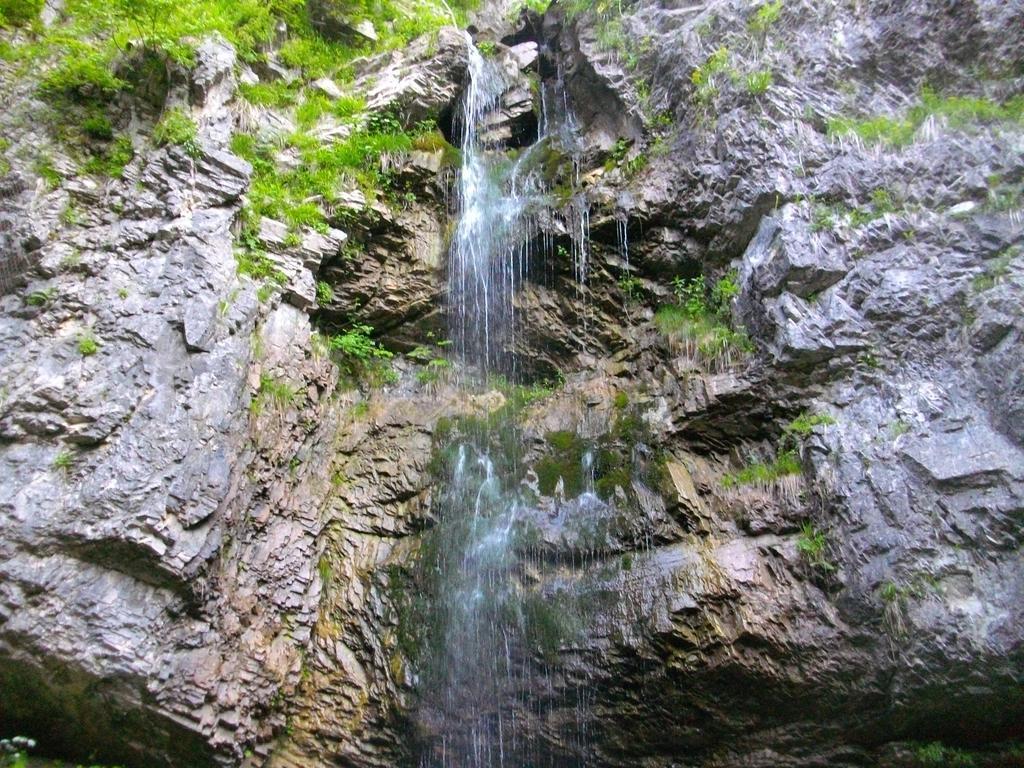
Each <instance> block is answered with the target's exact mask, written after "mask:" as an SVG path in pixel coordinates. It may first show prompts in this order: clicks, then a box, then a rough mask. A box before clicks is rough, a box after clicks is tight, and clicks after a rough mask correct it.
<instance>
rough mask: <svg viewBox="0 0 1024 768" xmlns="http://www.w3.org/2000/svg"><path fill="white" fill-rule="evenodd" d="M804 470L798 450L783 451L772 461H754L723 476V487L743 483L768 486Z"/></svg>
mask: <svg viewBox="0 0 1024 768" xmlns="http://www.w3.org/2000/svg"><path fill="white" fill-rule="evenodd" d="M801 471H802V468H801V466H800V457H799V456H798V455H797V453H796V451H783V452H781V453H779V455H778V456H777V457H776V459H775V461H772V462H770V463H764V462H759V461H758V462H754V463H753V464H748V465H747V466H745V467H743V468H742V469H741V470H739V471H738V472H735V473H729V474H726V475H723V476H722V487H724V488H738V487H740V486H743V485H757V486H761V487H767V486H770V485H772V484H773V483H775V482H776V481H777V480H779V479H780V478H783V477H786V476H787V475H799V474H800V472H801Z"/></svg>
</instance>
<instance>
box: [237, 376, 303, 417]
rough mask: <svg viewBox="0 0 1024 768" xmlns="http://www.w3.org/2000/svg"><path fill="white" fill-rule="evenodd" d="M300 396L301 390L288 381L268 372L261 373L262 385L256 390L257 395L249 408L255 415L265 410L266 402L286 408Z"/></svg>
mask: <svg viewBox="0 0 1024 768" xmlns="http://www.w3.org/2000/svg"><path fill="white" fill-rule="evenodd" d="M298 396H299V390H298V389H297V388H296V387H293V386H292V385H291V384H289V383H288V382H287V381H283V380H281V379H275V378H274V377H273V376H270V375H268V374H266V373H264V374H261V375H260V386H259V389H257V390H256V396H255V397H254V398H253V399H252V402H251V403H250V404H249V410H250V411H252V413H254V414H255V415H257V416H258V415H259V414H261V413H262V412H263V407H264V405H265V404H266V403H268V402H269V403H271V404H273V405H274V406H276V407H277V408H285V407H287V406H289V405H291V404H292V403H294V402H295V401H296V400H297V399H298Z"/></svg>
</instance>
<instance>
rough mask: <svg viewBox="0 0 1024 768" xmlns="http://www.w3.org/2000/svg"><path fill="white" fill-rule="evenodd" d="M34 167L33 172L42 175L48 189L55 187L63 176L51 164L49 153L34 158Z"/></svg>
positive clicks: (51, 159)
mask: <svg viewBox="0 0 1024 768" xmlns="http://www.w3.org/2000/svg"><path fill="white" fill-rule="evenodd" d="M34 168H35V172H36V173H38V174H39V175H40V176H41V177H42V179H43V181H44V182H46V186H47V187H49V188H50V189H56V188H57V187H59V186H60V183H61V181H62V180H63V177H62V176H61V175H60V172H59V171H58V170H57V169H56V167H55V166H54V165H53V158H52V157H50V156H49V155H42V156H40V157H38V158H36V162H35V165H34Z"/></svg>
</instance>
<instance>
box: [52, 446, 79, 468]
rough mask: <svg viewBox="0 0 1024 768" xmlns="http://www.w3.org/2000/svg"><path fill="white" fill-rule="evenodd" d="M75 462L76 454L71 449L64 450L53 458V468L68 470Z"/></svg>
mask: <svg viewBox="0 0 1024 768" xmlns="http://www.w3.org/2000/svg"><path fill="white" fill-rule="evenodd" d="M74 464H75V456H74V454H73V453H71V451H68V450H64V451H61V452H60V453H58V454H57V455H56V456H55V457H54V459H53V468H54V469H59V470H61V471H62V472H66V471H67V470H69V469H71V467H72V466H74Z"/></svg>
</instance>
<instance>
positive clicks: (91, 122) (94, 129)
mask: <svg viewBox="0 0 1024 768" xmlns="http://www.w3.org/2000/svg"><path fill="white" fill-rule="evenodd" d="M82 132H83V133H84V134H85V135H86V136H88V137H89V138H92V139H97V140H99V141H110V140H111V139H112V138H114V129H113V126H111V125H110V120H109V119H108V118H107V116H106V115H92V116H91V117H87V118H86V119H85V120H83V121H82Z"/></svg>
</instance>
